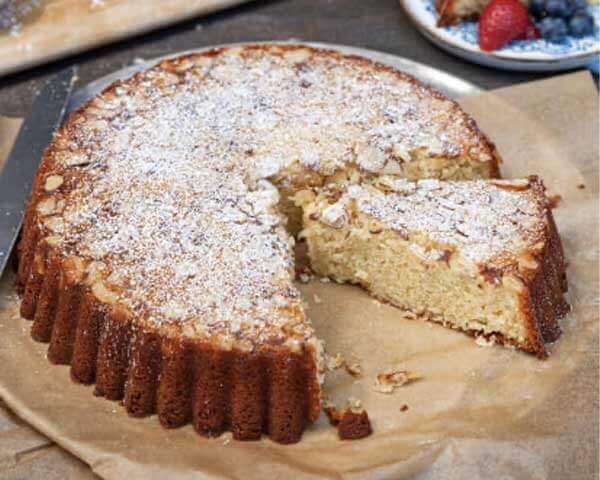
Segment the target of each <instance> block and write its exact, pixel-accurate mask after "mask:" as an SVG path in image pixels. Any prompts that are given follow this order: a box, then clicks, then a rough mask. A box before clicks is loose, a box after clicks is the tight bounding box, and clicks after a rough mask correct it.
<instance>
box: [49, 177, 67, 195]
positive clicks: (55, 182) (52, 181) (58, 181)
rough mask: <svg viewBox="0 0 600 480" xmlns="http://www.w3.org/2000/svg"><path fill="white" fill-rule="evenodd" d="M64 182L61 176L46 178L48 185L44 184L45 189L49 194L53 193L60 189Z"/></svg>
mask: <svg viewBox="0 0 600 480" xmlns="http://www.w3.org/2000/svg"><path fill="white" fill-rule="evenodd" d="M63 182H64V179H63V177H61V176H60V175H49V176H48V177H46V183H45V184H44V189H45V190H46V191H47V192H52V191H54V190H56V189H57V188H58V187H60V186H61V185H62V184H63Z"/></svg>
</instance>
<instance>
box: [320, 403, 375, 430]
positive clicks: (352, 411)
mask: <svg viewBox="0 0 600 480" xmlns="http://www.w3.org/2000/svg"><path fill="white" fill-rule="evenodd" d="M348 403H349V405H348V406H347V407H346V408H344V409H342V410H340V409H338V408H337V407H336V406H335V405H334V404H333V403H331V402H327V403H326V404H325V403H324V405H323V410H324V412H325V414H326V415H327V418H329V423H330V424H331V425H333V426H334V427H336V428H337V431H338V437H339V438H340V440H358V439H361V438H365V437H368V436H369V435H371V433H373V429H372V428H371V422H370V420H369V415H368V413H367V411H366V410H364V409H362V407H361V402H360V400H358V399H354V398H352V397H351V398H349V399H348ZM352 403H354V405H355V406H354V407H353V406H352ZM357 405H358V406H357Z"/></svg>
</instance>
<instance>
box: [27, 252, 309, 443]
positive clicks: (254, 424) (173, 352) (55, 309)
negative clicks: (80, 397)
mask: <svg viewBox="0 0 600 480" xmlns="http://www.w3.org/2000/svg"><path fill="white" fill-rule="evenodd" d="M45 263H46V271H45V274H44V275H43V281H42V282H41V284H42V286H41V290H40V293H39V298H38V300H37V301H35V300H34V299H31V300H30V301H31V302H32V309H33V311H34V318H35V320H34V324H33V328H32V336H34V339H36V340H38V341H43V342H50V350H49V359H50V360H51V361H52V362H53V363H62V364H69V363H70V364H71V377H72V378H73V380H75V381H77V382H81V383H93V382H95V383H96V387H95V390H94V394H95V395H99V396H103V397H105V398H107V399H110V400H121V399H123V403H124V405H125V408H126V410H127V411H128V412H129V413H130V414H131V415H132V416H144V415H150V414H153V413H155V412H157V413H158V416H159V419H160V421H161V423H162V424H163V425H164V426H166V427H177V426H180V425H183V424H185V423H187V422H189V421H192V422H193V425H194V428H195V429H196V430H197V431H198V433H200V434H203V435H207V436H214V435H219V434H220V433H222V432H223V431H225V430H232V431H233V435H234V438H236V439H239V440H253V439H258V438H260V436H261V434H262V433H266V434H268V435H269V436H270V437H271V438H272V439H273V440H274V441H277V442H280V443H292V442H296V441H298V440H299V439H300V437H301V435H302V431H303V430H304V428H305V427H306V425H307V424H309V423H310V422H312V421H314V420H315V419H316V416H318V412H319V410H320V407H319V398H318V391H319V387H318V385H317V384H316V366H315V365H314V361H313V359H314V356H313V354H312V352H311V351H309V350H306V351H305V352H304V353H301V354H298V353H293V352H291V351H289V350H286V349H283V348H277V347H272V346H265V347H262V348H259V349H258V350H255V351H251V352H246V351H240V350H235V349H234V350H230V351H224V350H220V349H219V348H217V347H215V346H213V345H209V344H206V343H200V342H194V341H192V340H186V341H181V340H178V339H171V338H166V337H164V336H161V335H160V334H158V333H156V332H155V331H153V330H151V329H148V328H147V327H144V326H139V325H137V326H136V325H134V324H133V322H132V321H131V319H129V318H127V317H126V316H125V315H124V313H123V312H122V311H118V310H115V309H114V308H111V307H108V306H106V305H103V304H102V303H100V302H99V301H98V300H97V299H96V298H95V297H94V296H93V295H92V294H91V293H90V292H89V290H87V289H85V288H84V287H82V286H81V285H79V286H77V287H76V288H71V287H72V286H69V285H66V283H65V281H64V277H63V276H62V275H61V270H60V269H59V263H58V259H57V258H56V257H55V255H50V256H49V257H48V258H47V259H46V261H45ZM27 277H28V278H29V279H30V280H29V282H27V285H26V287H25V290H26V291H27V290H28V289H31V288H32V286H31V285H30V284H31V283H36V284H39V280H38V279H37V277H35V276H34V277H32V276H30V275H27Z"/></svg>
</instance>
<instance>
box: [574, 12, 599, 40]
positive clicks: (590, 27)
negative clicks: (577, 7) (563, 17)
mask: <svg viewBox="0 0 600 480" xmlns="http://www.w3.org/2000/svg"><path fill="white" fill-rule="evenodd" d="M593 31H594V19H593V18H592V17H591V16H590V15H589V14H587V13H585V14H581V13H578V14H577V15H574V16H573V17H571V19H570V20H569V33H570V34H571V35H573V36H574V37H583V36H585V35H590V34H591V33H592V32H593Z"/></svg>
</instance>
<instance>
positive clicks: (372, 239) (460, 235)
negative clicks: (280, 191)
mask: <svg viewBox="0 0 600 480" xmlns="http://www.w3.org/2000/svg"><path fill="white" fill-rule="evenodd" d="M297 198H298V202H299V203H300V204H301V205H302V206H303V208H304V221H305V228H304V230H303V231H302V234H301V235H302V237H304V238H305V239H306V242H307V244H308V252H309V256H310V260H311V264H312V267H313V269H314V270H315V271H316V272H317V273H318V274H320V275H325V276H329V277H331V278H333V279H335V280H337V281H338V282H351V283H357V284H360V285H362V286H363V287H365V288H366V289H367V290H368V291H369V292H371V293H372V294H373V295H374V296H376V297H377V298H380V299H382V300H385V301H388V302H390V303H392V304H394V305H397V306H399V307H401V308H403V309H406V310H408V311H410V312H413V313H415V314H417V315H419V316H423V317H425V318H428V319H431V320H434V321H436V322H440V323H443V324H444V325H447V326H449V327H452V328H456V329H459V330H464V331H467V332H470V333H473V334H483V335H485V336H487V337H490V338H493V339H495V340H496V341H498V342H503V343H507V344H512V345H515V346H518V347H520V348H522V349H524V350H527V351H529V352H532V353H535V354H537V355H538V356H540V357H545V356H546V355H547V352H546V347H545V343H546V342H550V341H553V340H555V339H556V338H557V337H558V335H559V334H560V330H559V327H558V324H557V322H556V319H557V317H559V316H561V315H562V314H564V313H565V311H566V310H567V308H568V307H567V305H566V303H565V301H564V299H563V291H564V290H565V288H566V283H565V264H564V261H563V254H562V248H561V244H560V240H559V238H558V234H557V232H556V228H555V226H554V221H553V219H552V214H551V212H550V210H549V208H548V205H547V200H546V197H545V194H544V187H543V185H542V183H541V181H540V180H538V179H537V178H535V177H532V178H530V179H526V180H514V181H505V180H492V181H474V182H439V181H437V180H422V181H419V182H416V183H414V182H409V181H407V180H403V179H394V178H389V177H385V176H382V177H379V178H378V179H376V180H373V181H371V182H368V183H363V184H361V185H351V186H339V185H334V184H331V185H330V186H329V187H328V188H326V189H323V190H321V191H320V193H318V194H316V195H315V194H314V193H313V192H310V191H306V192H302V193H300V194H298V197H297Z"/></svg>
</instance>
